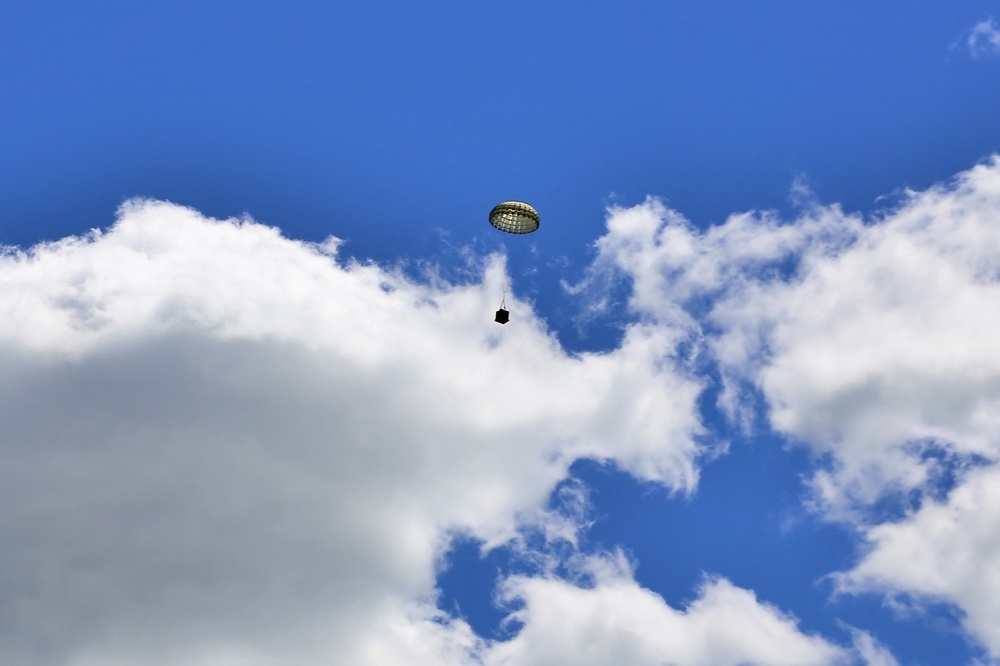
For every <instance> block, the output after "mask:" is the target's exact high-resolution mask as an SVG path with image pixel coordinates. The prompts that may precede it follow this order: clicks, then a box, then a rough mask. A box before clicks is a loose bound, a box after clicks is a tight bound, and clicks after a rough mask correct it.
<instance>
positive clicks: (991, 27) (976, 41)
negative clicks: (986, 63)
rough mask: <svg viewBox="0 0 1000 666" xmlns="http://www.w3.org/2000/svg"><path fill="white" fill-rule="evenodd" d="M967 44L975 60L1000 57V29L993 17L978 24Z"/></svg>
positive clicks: (971, 32)
mask: <svg viewBox="0 0 1000 666" xmlns="http://www.w3.org/2000/svg"><path fill="white" fill-rule="evenodd" d="M965 43H966V45H967V46H968V48H969V53H970V54H972V57H973V58H983V57H986V56H995V55H1000V29H998V28H997V24H996V22H994V20H993V17H992V16H991V17H989V18H988V19H986V20H985V21H980V22H979V23H977V24H976V25H975V27H973V28H972V30H971V31H970V32H969V36H968V38H967V39H966V42H965Z"/></svg>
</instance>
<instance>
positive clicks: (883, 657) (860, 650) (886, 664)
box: [847, 627, 899, 666]
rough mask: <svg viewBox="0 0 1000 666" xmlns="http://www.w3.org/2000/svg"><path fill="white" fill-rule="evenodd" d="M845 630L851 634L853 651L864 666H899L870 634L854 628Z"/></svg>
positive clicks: (884, 647) (889, 652) (894, 658)
mask: <svg viewBox="0 0 1000 666" xmlns="http://www.w3.org/2000/svg"><path fill="white" fill-rule="evenodd" d="M847 629H848V630H849V631H850V634H851V641H852V643H853V644H854V645H853V647H854V651H855V653H856V654H857V656H858V658H859V659H860V660H861V663H863V664H864V665H865V666H899V662H898V661H896V657H894V656H893V655H892V652H891V651H890V650H889V648H887V647H886V646H884V645H882V644H881V643H880V642H879V641H878V640H877V639H876V638H875V637H874V636H872V635H871V634H870V633H868V632H867V631H862V630H861V629H858V628H856V627H847Z"/></svg>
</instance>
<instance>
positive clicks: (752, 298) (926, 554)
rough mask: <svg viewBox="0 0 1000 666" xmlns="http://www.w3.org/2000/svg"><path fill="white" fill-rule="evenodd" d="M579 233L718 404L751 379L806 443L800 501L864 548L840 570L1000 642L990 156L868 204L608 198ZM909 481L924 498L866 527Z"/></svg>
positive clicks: (735, 401) (864, 587)
mask: <svg viewBox="0 0 1000 666" xmlns="http://www.w3.org/2000/svg"><path fill="white" fill-rule="evenodd" d="M597 247H598V250H599V256H598V259H597V261H596V263H595V266H594V273H593V275H592V276H591V278H590V284H591V285H594V284H598V283H599V280H598V278H599V277H600V276H601V275H607V274H609V273H617V274H623V275H625V276H626V277H627V278H628V279H629V280H630V281H631V282H632V283H633V284H634V285H635V288H634V290H633V293H632V296H631V300H630V306H631V308H632V309H633V310H634V311H635V312H636V313H637V314H638V316H639V317H640V318H641V319H643V320H649V321H653V322H661V323H663V324H664V325H666V326H668V327H669V328H671V329H674V328H678V327H682V326H683V327H686V328H687V330H689V331H693V332H694V334H695V335H699V336H701V337H702V339H703V340H704V341H705V342H704V344H705V346H706V347H707V348H708V349H710V350H711V352H712V354H713V356H714V358H715V359H716V360H717V362H718V364H719V368H720V370H721V372H722V376H723V381H724V390H723V392H722V395H721V397H720V403H721V404H722V406H723V407H724V408H726V409H727V410H728V412H729V413H730V414H731V415H732V416H733V417H734V418H736V419H743V421H744V422H745V423H750V422H751V421H750V419H748V418H746V415H747V413H748V408H749V406H750V405H752V400H753V395H754V392H755V391H756V392H759V395H760V396H761V398H762V399H763V401H764V408H765V409H766V414H767V418H768V419H769V421H770V424H771V426H772V427H773V428H774V429H775V430H777V431H779V432H781V433H783V434H785V435H786V436H787V437H788V438H789V439H790V440H791V441H793V442H798V443H801V444H804V445H806V446H808V447H810V448H811V449H812V450H813V451H814V452H815V453H816V454H818V456H817V460H818V467H817V471H816V472H815V473H814V475H813V477H812V488H813V490H814V491H815V500H816V506H817V507H819V508H821V509H823V510H824V511H826V512H827V514H826V515H828V516H830V517H834V518H838V519H846V520H852V521H859V520H860V521H861V522H860V523H857V525H858V527H859V529H862V530H863V531H864V532H865V533H866V534H867V536H868V538H869V539H870V540H871V543H872V548H873V550H872V552H871V553H870V554H868V555H867V556H865V557H864V558H863V560H862V562H861V563H860V564H859V565H858V567H857V568H856V569H854V570H853V571H850V572H848V573H847V574H845V575H844V576H843V577H842V578H841V579H840V580H841V581H842V588H841V589H842V590H844V591H851V592H862V591H870V590H878V591H880V592H884V593H886V594H889V595H899V594H903V595H916V596H925V597H933V598H937V599H941V600H944V601H947V602H950V603H954V604H957V605H958V606H959V607H960V608H961V609H962V610H963V611H964V612H965V613H966V614H967V617H966V620H965V627H966V629H967V630H968V631H969V633H970V634H971V635H972V636H973V637H975V638H976V639H977V640H979V641H981V642H982V643H983V644H984V645H987V646H988V647H989V649H990V650H991V652H992V654H994V655H995V656H997V657H998V658H1000V633H997V630H996V627H1000V606H998V605H997V603H996V600H997V599H1000V574H998V573H997V572H1000V564H998V562H1000V559H998V558H1000V550H998V547H997V546H996V544H998V543H1000V527H998V525H1000V521H998V520H997V517H998V516H1000V496H996V493H994V492H993V491H992V490H991V487H990V483H992V484H993V487H996V486H997V483H998V481H1000V477H998V476H997V475H998V474H1000V472H997V469H1000V467H998V461H1000V335H998V334H997V332H998V331H1000V306H998V304H1000V159H998V158H997V157H994V158H992V159H990V160H989V161H987V162H984V163H982V164H980V165H978V166H976V167H975V168H973V169H971V170H969V171H967V172H965V173H962V174H960V175H959V176H958V177H956V178H955V179H954V180H953V181H952V182H950V183H947V184H942V185H938V186H935V187H932V188H930V189H929V190H927V191H925V192H909V193H908V196H907V199H906V200H905V201H904V202H903V203H902V204H901V205H900V206H899V207H898V208H897V209H895V210H891V211H887V212H885V213H884V214H883V215H882V216H881V217H879V218H877V219H873V220H871V221H869V222H867V223H862V221H861V220H860V219H859V218H858V217H856V216H851V215H847V214H845V213H843V212H842V211H841V210H840V209H839V208H838V207H836V206H821V205H819V204H815V205H813V206H811V207H808V208H807V209H806V210H805V212H804V213H803V214H802V216H801V217H799V219H795V220H792V221H789V222H787V223H781V222H779V221H777V220H776V219H775V218H774V216H773V215H770V214H745V215H734V216H732V217H731V218H730V219H729V220H727V222H726V223H725V224H723V225H721V226H719V227H713V228H711V229H708V230H706V231H703V232H702V231H697V230H695V229H694V228H693V227H692V226H691V225H690V224H689V223H688V222H687V221H686V220H684V219H683V218H682V217H681V216H680V215H679V214H677V213H676V212H674V211H670V210H669V209H667V208H666V207H664V206H663V205H662V204H661V203H659V202H657V201H656V200H649V201H647V202H645V203H644V204H641V205H639V206H636V207H634V208H631V209H613V210H611V211H610V213H609V219H608V233H607V234H606V235H605V236H604V237H603V238H601V239H600V241H598V243H597ZM977 465H978V466H985V467H984V468H982V469H980V470H978V471H970V470H975V468H976V466H977ZM949 477H950V479H949ZM949 485H953V486H955V489H954V490H952V493H951V496H950V497H949V498H948V499H947V501H946V502H945V503H944V504H940V505H939V504H935V503H933V502H931V500H932V499H933V498H935V497H940V496H941V493H942V492H946V491H947V490H948V488H949ZM907 493H916V494H917V496H918V497H922V498H923V501H924V502H930V503H929V504H927V505H926V506H924V508H922V509H920V510H919V511H917V512H916V513H915V514H912V515H909V516H908V517H906V518H905V519H904V520H903V521H902V522H900V523H898V524H885V525H881V526H875V527H870V528H869V527H867V526H866V525H867V523H866V522H865V521H869V520H878V519H880V518H879V517H878V514H873V513H871V512H868V511H866V510H867V509H868V508H870V507H872V506H874V505H875V504H876V503H877V502H879V501H880V500H882V499H885V498H886V497H888V496H893V497H898V496H900V495H906V494H907ZM911 496H912V495H911ZM881 519H883V520H884V518H881ZM859 649H860V648H859ZM883 661H884V660H883ZM888 663H892V662H888Z"/></svg>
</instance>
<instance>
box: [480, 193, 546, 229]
mask: <svg viewBox="0 0 1000 666" xmlns="http://www.w3.org/2000/svg"><path fill="white" fill-rule="evenodd" d="M490 224H492V225H493V226H494V227H496V228H497V229H499V230H500V231H506V232H507V233H509V234H530V233H531V232H532V231H534V230H536V229H538V225H539V224H541V220H540V219H539V217H538V211H537V210H535V209H534V208H532V207H531V206H529V205H528V204H526V203H523V202H520V201H504V202H503V203H502V204H497V205H496V206H494V207H493V210H491V211H490Z"/></svg>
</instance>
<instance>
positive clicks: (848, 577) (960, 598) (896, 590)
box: [834, 466, 1000, 661]
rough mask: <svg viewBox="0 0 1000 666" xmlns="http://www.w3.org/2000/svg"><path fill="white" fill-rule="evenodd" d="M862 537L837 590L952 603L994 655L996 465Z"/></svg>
mask: <svg viewBox="0 0 1000 666" xmlns="http://www.w3.org/2000/svg"><path fill="white" fill-rule="evenodd" d="M866 539H867V541H868V544H869V552H867V554H866V555H865V557H864V558H863V559H862V560H861V562H860V563H858V565H857V566H856V567H855V568H854V569H852V570H851V571H848V572H845V573H843V574H839V575H837V576H836V577H835V578H834V580H835V581H836V582H837V588H838V590H840V591H841V592H849V593H861V592H879V593H884V594H887V595H889V596H890V597H899V595H900V594H903V595H906V596H908V597H910V598H911V599H912V602H913V603H916V604H920V603H921V602H922V601H928V600H929V601H936V602H945V603H950V604H955V605H957V606H959V607H960V608H961V609H962V610H963V611H964V617H963V620H962V622H963V625H964V626H965V628H966V630H967V631H968V632H969V633H970V634H971V635H972V636H974V637H975V638H976V639H977V640H978V641H979V642H981V643H982V644H983V645H985V646H986V647H987V649H988V650H989V651H990V654H991V656H992V657H993V658H994V659H996V660H998V661H1000V467H997V466H993V467H990V468H985V469H979V470H976V471H974V472H971V473H970V474H969V476H968V477H967V479H966V480H965V482H964V483H963V484H962V485H961V486H959V487H958V488H957V489H956V490H955V491H954V492H952V494H951V496H950V497H948V499H947V500H946V501H943V502H929V503H927V504H926V505H924V506H923V507H921V508H920V510H919V511H917V512H915V513H913V514H912V515H909V516H907V517H906V518H905V519H904V520H901V521H899V522H897V523H887V524H883V525H877V526H874V527H871V528H869V529H868V530H867V531H866ZM898 603H907V600H906V599H904V598H899V599H898Z"/></svg>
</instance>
